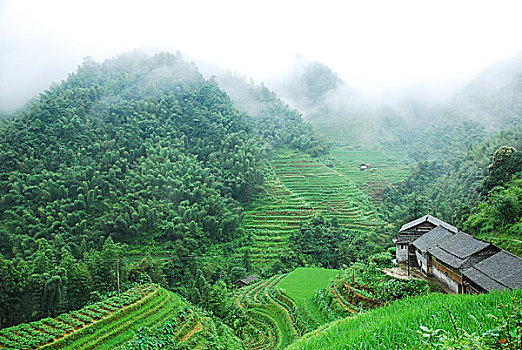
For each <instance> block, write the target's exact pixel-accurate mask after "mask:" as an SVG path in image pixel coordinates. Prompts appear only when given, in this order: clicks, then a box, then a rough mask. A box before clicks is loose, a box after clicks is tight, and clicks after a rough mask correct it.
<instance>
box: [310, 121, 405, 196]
mask: <svg viewBox="0 0 522 350" xmlns="http://www.w3.org/2000/svg"><path fill="white" fill-rule="evenodd" d="M370 123H371V122H370ZM312 124H313V126H314V129H315V130H316V131H317V132H318V133H319V134H321V135H323V136H325V137H326V138H328V139H329V140H331V141H332V142H333V145H332V147H331V150H330V160H331V163H332V164H333V165H334V167H335V169H336V170H337V171H339V173H341V174H343V175H344V176H346V177H347V178H349V179H350V180H352V181H353V182H354V183H355V184H356V185H357V187H359V188H360V189H361V190H363V191H364V192H365V193H367V194H368V195H369V196H370V197H371V198H372V200H373V202H374V204H378V203H379V201H380V199H381V197H380V196H381V194H382V191H383V190H384V189H385V188H386V187H388V186H390V185H392V184H395V183H398V182H400V181H402V180H404V179H405V178H406V177H407V176H408V175H409V174H410V172H411V169H410V166H409V163H410V160H409V156H408V153H407V150H406V149H405V148H404V147H403V146H402V145H400V144H399V143H398V142H393V141H394V140H392V139H390V138H388V139H387V138H386V137H383V135H382V134H380V133H378V132H377V131H376V128H370V127H368V126H367V125H366V126H365V123H364V121H355V120H352V121H351V123H350V122H348V121H346V120H343V121H335V120H334V121H329V120H313V121H312ZM361 130H363V131H364V132H363V133H361ZM382 141H384V142H388V145H387V146H383V143H382ZM394 143H395V144H394ZM390 144H394V145H391V146H390ZM361 164H370V169H369V170H366V171H361V170H360V165H361Z"/></svg>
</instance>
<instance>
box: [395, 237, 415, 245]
mask: <svg viewBox="0 0 522 350" xmlns="http://www.w3.org/2000/svg"><path fill="white" fill-rule="evenodd" d="M419 237H420V235H399V236H397V238H395V239H394V240H393V241H394V242H395V244H398V243H411V242H413V241H415V240H416V239H417V238H419Z"/></svg>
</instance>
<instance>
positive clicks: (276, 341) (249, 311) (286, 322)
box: [236, 268, 338, 349]
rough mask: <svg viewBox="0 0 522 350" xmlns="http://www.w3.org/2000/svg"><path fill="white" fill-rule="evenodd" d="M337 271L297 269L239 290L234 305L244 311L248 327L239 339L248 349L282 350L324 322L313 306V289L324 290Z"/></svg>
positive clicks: (318, 311) (243, 330) (319, 312)
mask: <svg viewBox="0 0 522 350" xmlns="http://www.w3.org/2000/svg"><path fill="white" fill-rule="evenodd" d="M337 274H338V271H337V270H329V269H321V268H298V269H296V270H294V271H293V272H291V273H290V274H287V275H276V276H274V277H272V278H270V279H268V280H265V281H260V282H258V283H256V284H254V285H251V286H248V287H245V288H242V289H241V290H240V291H238V293H237V295H236V304H237V306H238V307H239V308H244V309H245V314H246V315H247V317H248V326H247V327H244V328H243V329H242V334H241V338H242V339H244V342H245V346H246V347H247V348H248V349H283V348H284V347H285V346H287V345H288V344H290V343H292V342H294V341H296V340H297V339H299V337H300V336H302V335H303V334H305V333H306V332H309V331H311V330H313V329H316V328H317V327H319V326H320V325H321V324H324V323H325V322H326V320H324V318H323V317H322V316H321V311H320V310H319V309H318V307H317V306H316V305H315V304H314V300H313V296H314V293H315V290H316V289H319V288H324V287H326V286H327V285H328V282H329V280H330V279H331V278H332V277H334V276H336V275H337Z"/></svg>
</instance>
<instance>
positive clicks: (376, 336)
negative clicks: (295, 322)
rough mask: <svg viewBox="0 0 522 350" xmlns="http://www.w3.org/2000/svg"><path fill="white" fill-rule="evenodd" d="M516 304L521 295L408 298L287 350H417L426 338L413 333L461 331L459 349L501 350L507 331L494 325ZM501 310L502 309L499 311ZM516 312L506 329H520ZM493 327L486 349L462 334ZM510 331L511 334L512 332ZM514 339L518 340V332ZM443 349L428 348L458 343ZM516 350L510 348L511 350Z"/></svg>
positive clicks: (332, 326)
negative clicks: (398, 349)
mask: <svg viewBox="0 0 522 350" xmlns="http://www.w3.org/2000/svg"><path fill="white" fill-rule="evenodd" d="M521 299H522V292H521V291H520V290H516V291H511V292H504V293H499V292H497V293H491V294H486V295H443V294H432V295H429V296H424V297H420V298H407V299H405V300H401V301H398V302H396V303H394V304H392V305H389V306H385V307H382V308H379V309H377V310H373V311H370V312H368V313H365V314H361V315H358V316H356V317H349V318H344V319H341V320H338V321H335V322H333V323H331V324H328V325H326V326H325V327H323V328H321V329H320V330H318V331H315V332H312V333H309V334H306V335H305V336H303V337H302V338H301V339H300V340H299V341H297V342H296V343H294V344H292V345H290V346H289V347H288V348H287V349H288V350H296V349H314V350H316V349H317V350H321V349H324V350H335V349H368V350H370V349H372V350H373V349H382V350H389V349H395V348H401V349H418V348H421V346H422V345H423V344H426V341H428V340H430V339H428V338H426V337H424V336H423V335H422V334H418V333H417V331H419V332H422V331H424V332H425V333H424V334H426V336H427V337H429V335H430V334H431V336H434V335H437V333H441V331H438V332H435V333H433V332H434V331H435V330H439V329H440V330H443V332H444V333H448V334H449V337H451V335H452V334H454V332H455V331H457V332H460V336H461V341H462V343H461V347H458V349H492V348H493V347H494V348H497V347H498V348H502V346H499V343H498V340H499V338H498V335H499V333H500V335H501V338H500V340H502V341H504V340H503V339H505V338H503V337H504V336H505V333H503V332H505V331H506V328H505V326H504V327H502V325H500V324H499V322H497V321H496V320H497V319H498V320H503V321H507V320H506V319H505V318H503V317H502V313H503V312H507V313H509V312H510V311H511V310H512V308H513V307H516V304H514V303H513V300H518V301H520V300H521ZM502 305H504V308H502V307H501V306H502ZM519 306H520V304H519ZM517 312H518V313H519V312H520V309H516V311H515V313H514V315H513V318H512V319H511V320H510V322H511V327H515V328H514V329H516V327H517V325H518V327H519V326H520V324H519V322H520V318H519V317H520V315H518V314H517ZM490 315H493V317H491V316H490ZM422 327H425V328H422ZM454 327H457V329H455V328H454ZM495 327H499V329H498V331H493V333H492V334H491V341H492V342H493V343H490V344H491V345H490V346H492V347H482V348H479V347H478V344H479V343H478V342H477V343H475V345H474V343H473V342H471V343H470V341H472V340H470V339H472V338H473V337H468V338H467V339H466V338H465V335H466V334H471V335H473V336H474V337H475V336H476V337H478V335H482V333H485V332H486V331H488V330H493V329H494V328H495ZM511 329H512V330H513V328H511ZM496 332H498V333H496ZM514 332H515V333H516V332H517V331H516V330H515V331H514ZM518 332H519V331H518ZM515 333H514V334H515ZM518 334H519V335H518V336H519V337H520V333H518ZM439 335H442V334H439ZM453 338H454V337H453ZM457 338H458V335H457ZM431 340H432V344H431V345H432V346H435V345H434V343H436V342H437V337H434V338H432V339H431ZM518 342H520V338H518V339H517V344H518V345H520V343H518ZM512 345H513V344H512ZM518 345H514V346H518ZM447 346H448V347H433V348H434V349H455V348H456V347H455V346H458V344H454V345H453V346H452V345H451V344H449V343H448V344H447ZM515 348H516V347H512V349H515Z"/></svg>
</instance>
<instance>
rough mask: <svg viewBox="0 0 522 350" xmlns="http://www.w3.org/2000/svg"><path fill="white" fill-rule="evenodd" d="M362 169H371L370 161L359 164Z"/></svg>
mask: <svg viewBox="0 0 522 350" xmlns="http://www.w3.org/2000/svg"><path fill="white" fill-rule="evenodd" d="M359 169H361V170H362V171H364V170H368V169H370V163H364V164H361V165H360V166H359Z"/></svg>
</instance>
